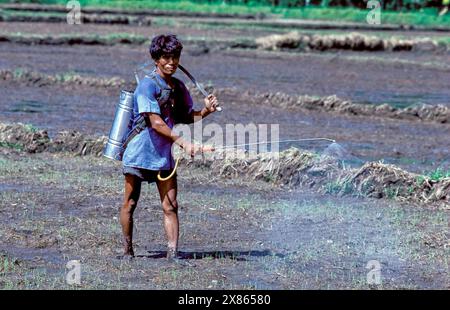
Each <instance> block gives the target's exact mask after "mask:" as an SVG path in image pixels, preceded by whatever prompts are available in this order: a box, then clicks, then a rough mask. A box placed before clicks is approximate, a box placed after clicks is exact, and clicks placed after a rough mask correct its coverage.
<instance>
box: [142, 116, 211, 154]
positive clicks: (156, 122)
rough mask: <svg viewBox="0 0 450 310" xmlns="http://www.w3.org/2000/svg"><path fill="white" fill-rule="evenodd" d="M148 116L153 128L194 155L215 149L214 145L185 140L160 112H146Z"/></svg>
mask: <svg viewBox="0 0 450 310" xmlns="http://www.w3.org/2000/svg"><path fill="white" fill-rule="evenodd" d="M145 114H146V115H145V116H146V117H148V119H149V121H150V124H148V125H149V126H151V128H152V129H153V130H155V131H156V132H157V133H158V134H160V135H161V136H163V137H166V138H168V139H170V140H172V142H173V143H175V144H177V145H179V146H180V147H181V148H182V149H184V151H185V152H186V153H188V154H190V155H191V156H194V155H195V154H196V153H197V152H210V151H214V147H211V146H207V145H203V146H200V145H195V144H194V143H189V142H187V141H185V140H183V139H182V138H181V137H180V136H178V135H175V134H174V133H173V132H172V129H170V127H169V126H167V124H166V123H165V122H164V121H163V119H162V118H161V116H160V115H159V114H155V113H145Z"/></svg>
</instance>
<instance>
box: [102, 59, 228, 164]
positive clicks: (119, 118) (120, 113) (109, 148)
mask: <svg viewBox="0 0 450 310" xmlns="http://www.w3.org/2000/svg"><path fill="white" fill-rule="evenodd" d="M146 65H147V63H146V64H144V65H143V66H141V67H140V68H139V69H142V68H143V67H145V66H146ZM178 68H180V70H181V71H183V72H184V74H186V76H187V77H188V78H189V79H190V80H191V81H192V82H193V83H194V84H195V86H196V87H197V88H198V90H200V92H201V93H202V94H203V95H204V96H205V97H207V96H208V93H207V92H206V91H205V90H204V89H203V87H202V86H201V85H200V84H199V83H198V82H197V81H196V80H195V78H194V77H193V76H192V75H191V74H190V73H189V72H188V71H187V70H186V69H185V68H184V67H183V66H182V65H178ZM139 69H138V70H139ZM135 77H136V82H137V83H139V77H138V75H137V71H136V72H135ZM133 97H134V93H133V92H129V91H126V90H122V91H121V92H120V100H119V104H118V105H117V108H116V113H115V116H114V121H113V124H112V127H111V130H110V132H109V138H108V142H107V143H106V146H105V148H104V149H103V156H105V157H107V158H110V159H114V160H119V161H121V160H122V155H123V152H124V151H125V148H126V144H127V143H128V142H129V141H130V140H131V139H130V137H131V138H132V137H134V136H135V135H136V134H138V133H139V132H140V131H142V130H143V129H144V128H145V122H144V121H143V120H142V122H141V124H142V126H140V128H138V129H137V131H136V128H132V123H131V116H132V113H133ZM221 110H222V108H220V107H217V111H221ZM137 122H139V121H137ZM137 127H138V126H137ZM132 131H136V132H134V135H133V133H132Z"/></svg>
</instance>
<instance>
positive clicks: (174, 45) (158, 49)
mask: <svg viewBox="0 0 450 310" xmlns="http://www.w3.org/2000/svg"><path fill="white" fill-rule="evenodd" d="M182 49H183V44H181V42H180V41H179V40H178V39H177V36H176V35H174V34H168V35H164V34H161V35H159V36H156V37H154V38H153V40H152V43H151V44H150V48H149V51H150V55H151V56H152V58H153V59H154V60H158V59H159V58H161V56H163V55H167V54H172V55H174V56H177V57H180V55H181V50H182Z"/></svg>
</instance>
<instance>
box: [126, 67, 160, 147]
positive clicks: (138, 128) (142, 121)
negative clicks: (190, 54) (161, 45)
mask: <svg viewBox="0 0 450 310" xmlns="http://www.w3.org/2000/svg"><path fill="white" fill-rule="evenodd" d="M148 77H150V78H151V79H152V80H153V81H154V82H155V83H156V85H158V87H159V88H160V89H161V90H164V87H163V86H162V85H161V83H160V82H159V81H158V79H157V78H156V76H155V75H153V74H152V75H150V76H148ZM161 95H162V93H160V94H159V95H157V97H156V101H158V104H159V105H161V103H160V100H161ZM148 126H150V120H149V119H148V117H146V116H143V115H139V117H138V118H137V120H136V122H135V124H134V127H133V129H132V130H131V131H130V133H129V134H128V135H127V136H126V138H125V140H124V142H123V146H122V148H123V149H124V150H125V148H126V147H127V145H128V143H130V141H131V140H133V138H134V137H136V136H137V135H138V134H140V133H141V132H142V131H143V130H144V129H145V128H147V127H148Z"/></svg>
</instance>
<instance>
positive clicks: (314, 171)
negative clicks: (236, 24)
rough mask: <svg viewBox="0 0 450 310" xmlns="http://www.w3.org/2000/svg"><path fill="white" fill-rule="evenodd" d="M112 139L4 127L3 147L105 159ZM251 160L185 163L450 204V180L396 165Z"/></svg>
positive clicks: (296, 155) (237, 153) (291, 154)
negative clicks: (352, 166) (347, 165)
mask: <svg viewBox="0 0 450 310" xmlns="http://www.w3.org/2000/svg"><path fill="white" fill-rule="evenodd" d="M106 141H107V138H106V137H104V136H102V137H93V136H87V135H84V134H81V133H79V132H77V131H63V132H60V133H58V134H57V135H56V136H55V138H54V139H50V138H49V137H48V134H47V132H46V131H45V130H39V129H36V128H33V127H31V126H30V125H23V124H0V146H1V147H15V146H20V147H21V148H22V149H24V150H26V151H27V152H31V153H35V152H44V151H49V152H68V153H71V154H74V155H81V156H82V155H88V154H91V155H94V156H101V155H102V152H103V148H104V145H105V143H106ZM274 155H276V154H275V153H270V152H267V153H260V154H249V153H247V152H245V151H243V150H232V149H230V150H226V151H221V152H215V153H213V154H209V155H208V154H205V156H204V157H203V158H202V159H200V160H195V161H193V163H192V162H191V161H190V160H186V158H185V157H182V160H181V163H182V164H184V165H192V164H193V165H196V166H201V167H208V168H210V169H212V171H213V172H214V173H216V174H217V175H221V176H225V177H240V176H243V177H245V178H248V179H253V180H264V181H266V182H271V183H274V184H278V185H287V186H298V185H302V186H309V187H313V188H316V189H317V190H319V191H322V192H326V193H332V194H341V195H363V196H368V197H374V198H389V199H395V200H399V201H407V202H419V203H430V202H438V203H441V202H442V203H444V204H446V205H447V206H448V203H450V178H443V179H441V180H439V181H436V180H432V179H431V178H429V177H426V176H423V175H419V174H414V173H410V172H408V171H405V170H402V169H400V168H398V167H396V166H393V165H387V164H383V163H376V162H369V163H366V164H364V165H363V166H362V167H360V168H359V169H345V168H344V167H343V166H342V163H341V161H340V160H339V159H337V158H334V157H332V156H323V155H322V156H319V155H318V154H314V153H311V152H307V151H303V150H300V149H297V148H290V149H287V150H285V151H282V152H280V153H279V154H278V156H274Z"/></svg>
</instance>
